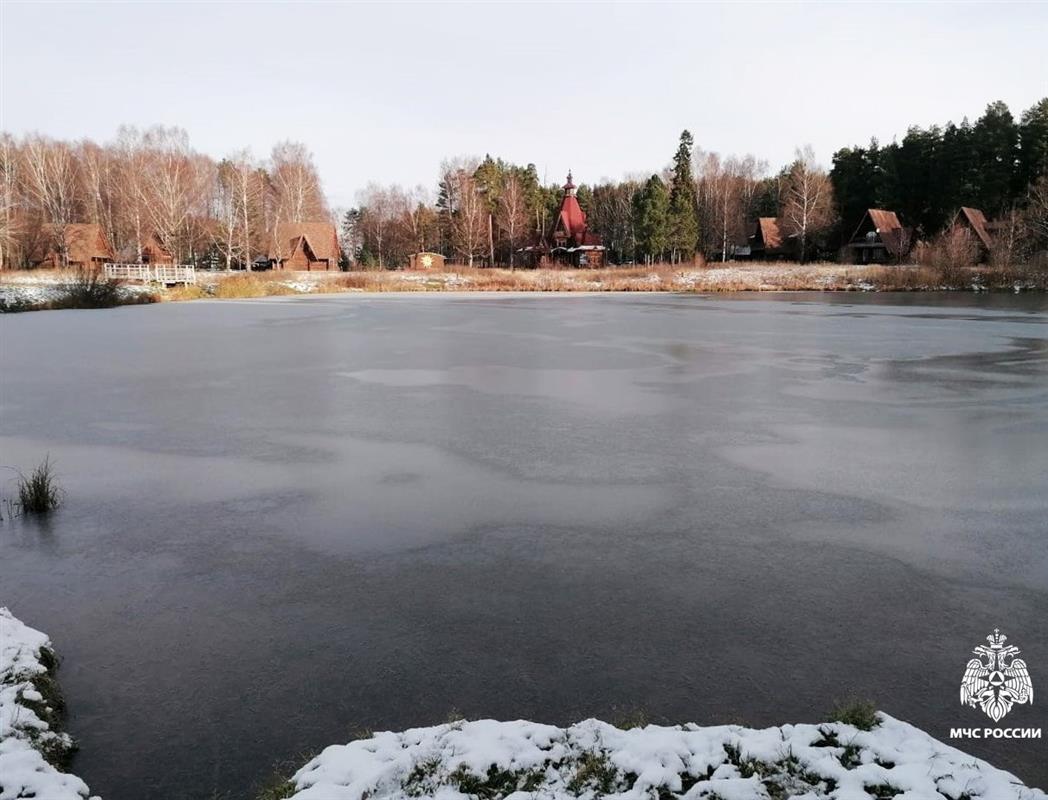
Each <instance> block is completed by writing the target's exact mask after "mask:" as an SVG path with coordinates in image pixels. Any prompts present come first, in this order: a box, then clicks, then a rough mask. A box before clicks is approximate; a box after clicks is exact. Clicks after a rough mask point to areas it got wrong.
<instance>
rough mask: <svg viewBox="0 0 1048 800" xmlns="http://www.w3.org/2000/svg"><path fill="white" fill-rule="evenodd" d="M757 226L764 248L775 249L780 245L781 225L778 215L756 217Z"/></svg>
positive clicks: (781, 236) (781, 238)
mask: <svg viewBox="0 0 1048 800" xmlns="http://www.w3.org/2000/svg"><path fill="white" fill-rule="evenodd" d="M757 226H758V227H759V228H760V233H761V238H762V239H763V240H764V246H765V248H767V249H768V250H775V249H777V248H780V247H782V240H783V235H782V227H781V221H780V220H779V218H778V217H758V218H757Z"/></svg>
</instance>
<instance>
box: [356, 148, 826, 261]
mask: <svg viewBox="0 0 1048 800" xmlns="http://www.w3.org/2000/svg"><path fill="white" fill-rule="evenodd" d="M766 173H767V164H766V163H765V162H762V161H759V160H757V159H756V158H755V157H753V156H743V157H735V156H731V157H726V158H725V157H721V156H719V155H718V154H716V153H704V152H702V151H699V150H696V149H695V145H694V140H693V138H692V135H691V133H689V132H688V131H684V132H683V133H682V134H681V137H680V141H679V143H678V147H677V150H676V152H675V154H674V156H673V159H672V162H671V165H670V166H669V167H667V168H666V169H665V170H663V171H661V172H660V173H656V174H653V175H650V176H629V177H627V178H625V179H623V180H620V181H605V182H599V183H586V182H583V183H581V184H579V186H578V188H577V192H576V195H577V197H578V201H579V205H581V206H582V208H583V210H584V211H585V212H586V214H587V218H588V223H589V226H590V227H591V228H592V229H593V230H594V231H596V232H597V233H599V234H601V236H602V237H603V240H604V244H605V246H606V247H607V248H608V255H609V259H610V260H611V261H612V262H613V263H617V264H629V263H654V262H670V263H680V262H683V261H691V260H692V259H693V258H694V256H695V254H696V253H697V252H702V253H704V254H705V255H706V256H707V257H708V258H718V259H725V260H726V259H728V258H730V257H731V256H732V254H733V252H734V247H735V245H736V243H738V242H739V241H740V240H745V238H746V235H747V230H748V224H749V223H750V222H751V221H752V219H753V216H754V214H757V213H761V214H771V215H775V214H777V213H779V211H780V210H781V211H782V213H783V214H785V215H787V216H788V218H789V219H791V220H794V223H792V224H793V225H794V228H793V229H795V230H796V232H797V233H798V235H799V236H801V237H804V238H805V240H806V239H807V237H809V236H811V235H812V234H813V233H814V232H816V231H820V230H822V229H823V228H824V227H825V226H826V225H827V224H829V222H830V221H831V220H832V218H833V205H832V188H831V186H830V181H829V177H828V175H827V173H826V172H825V171H824V170H822V169H821V168H820V167H819V166H818V165H816V164H815V161H814V157H813V155H812V153H811V149H810V148H807V149H804V150H801V151H798V154H797V159H796V160H795V161H794V163H793V164H791V165H790V166H789V167H787V168H786V169H785V170H783V172H782V174H781V175H780V176H777V177H775V178H769V177H766ZM562 197H563V187H562V183H560V182H558V183H548V184H545V185H543V184H542V183H541V182H540V179H539V176H538V171H537V170H536V168H535V165H534V164H527V165H519V164H512V163H509V162H506V161H504V160H502V159H501V158H492V157H491V156H490V155H489V156H487V157H485V158H484V159H469V158H459V159H454V160H448V161H445V162H444V163H443V164H442V165H441V168H440V178H439V181H438V183H437V186H436V190H435V191H434V192H431V191H429V190H427V188H426V187H424V186H417V187H415V188H414V189H411V190H406V189H404V188H402V187H400V186H396V185H392V186H384V185H380V184H374V183H373V184H370V185H368V187H367V188H366V189H365V190H364V191H363V192H361V194H360V197H359V205H358V206H357V207H356V208H353V209H350V210H349V211H347V212H346V213H345V215H344V216H343V219H342V240H343V245H344V247H345V248H346V251H347V254H348V255H349V256H350V257H351V258H352V260H354V261H355V262H358V263H360V264H363V265H365V266H368V265H372V266H378V267H389V266H399V265H402V264H403V263H404V262H405V260H406V258H407V256H408V255H409V254H410V253H414V252H418V251H422V250H433V251H437V252H440V253H443V254H444V255H446V256H448V257H450V258H453V259H455V260H457V261H460V262H461V263H465V264H469V265H474V264H476V263H482V264H507V265H513V264H514V263H515V261H516V260H517V259H518V258H519V251H520V249H521V248H522V247H524V246H526V245H528V244H529V243H533V242H535V241H537V240H539V239H541V238H543V237H544V236H546V235H547V234H548V233H549V231H550V229H551V227H552V226H553V225H554V224H555V222H556V215H557V213H558V211H559V209H560V204H561V199H562ZM793 229H791V230H793Z"/></svg>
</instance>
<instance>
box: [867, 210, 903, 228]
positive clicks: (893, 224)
mask: <svg viewBox="0 0 1048 800" xmlns="http://www.w3.org/2000/svg"><path fill="white" fill-rule="evenodd" d="M866 213H867V214H869V215H870V219H871V220H872V221H873V226H874V227H875V228H876V229H877V233H883V232H884V231H894V230H902V223H901V222H899V217H898V215H897V214H896V213H895V212H894V211H886V210H885V209H883V208H870V209H867V211H866Z"/></svg>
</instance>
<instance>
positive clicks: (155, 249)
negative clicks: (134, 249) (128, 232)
mask: <svg viewBox="0 0 1048 800" xmlns="http://www.w3.org/2000/svg"><path fill="white" fill-rule="evenodd" d="M142 263H143V264H174V263H175V256H174V254H173V253H172V252H171V251H170V250H169V249H168V248H167V247H165V246H164V243H163V242H162V241H161V240H160V236H159V234H157V233H155V232H154V233H151V234H149V236H147V237H146V240H145V241H144V242H142Z"/></svg>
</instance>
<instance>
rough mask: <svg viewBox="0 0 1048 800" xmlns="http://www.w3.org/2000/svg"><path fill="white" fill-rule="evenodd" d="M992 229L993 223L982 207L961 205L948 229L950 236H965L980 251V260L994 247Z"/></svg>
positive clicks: (987, 255)
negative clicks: (987, 217)
mask: <svg viewBox="0 0 1048 800" xmlns="http://www.w3.org/2000/svg"><path fill="white" fill-rule="evenodd" d="M991 229H992V224H991V223H990V222H989V221H988V220H987V219H986V215H985V214H983V212H982V211H981V210H980V209H978V208H969V207H968V206H961V209H960V210H959V211H958V212H957V213H956V214H955V215H954V217H953V222H951V223H950V227H949V229H948V230H949V235H950V236H957V237H964V238H965V239H967V240H968V241H970V242H971V243H972V244H973V245H974V247H975V250H977V251H978V258H979V260H980V261H984V260H986V259H987V258H988V257H989V255H990V251H991V250H992V249H993V236H992V235H991Z"/></svg>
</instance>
